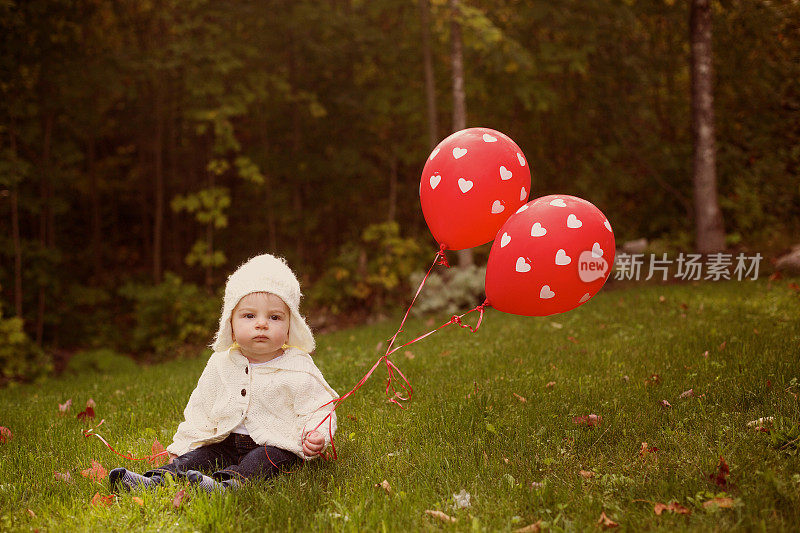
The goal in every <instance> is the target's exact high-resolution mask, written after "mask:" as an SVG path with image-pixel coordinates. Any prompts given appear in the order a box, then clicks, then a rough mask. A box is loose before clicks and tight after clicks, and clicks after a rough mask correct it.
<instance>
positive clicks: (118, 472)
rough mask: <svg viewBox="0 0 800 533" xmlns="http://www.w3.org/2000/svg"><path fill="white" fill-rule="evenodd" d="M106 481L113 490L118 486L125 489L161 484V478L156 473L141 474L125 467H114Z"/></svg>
mask: <svg viewBox="0 0 800 533" xmlns="http://www.w3.org/2000/svg"><path fill="white" fill-rule="evenodd" d="M108 481H109V483H110V484H111V490H112V491H114V490H116V488H117V487H118V486H121V487H122V488H123V489H125V490H132V489H136V488H139V487H145V488H148V489H149V488H153V487H157V486H158V485H161V483H162V482H163V478H162V477H161V476H158V475H153V476H152V477H148V476H143V475H142V474H137V473H136V472H131V471H130V470H127V469H125V468H115V469H114V470H112V471H111V472H109V474H108Z"/></svg>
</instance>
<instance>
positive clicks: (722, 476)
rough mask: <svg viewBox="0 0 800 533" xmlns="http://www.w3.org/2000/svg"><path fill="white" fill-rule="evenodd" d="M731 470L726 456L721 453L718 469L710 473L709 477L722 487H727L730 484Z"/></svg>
mask: <svg viewBox="0 0 800 533" xmlns="http://www.w3.org/2000/svg"><path fill="white" fill-rule="evenodd" d="M730 473H731V470H730V468H728V463H727V462H725V458H724V457H722V456H721V455H720V456H719V464H717V471H716V472H714V473H712V474H709V475H708V477H709V478H710V479H711V481H713V482H714V483H716V484H717V485H718V486H720V487H727V486H728V476H729V475H730Z"/></svg>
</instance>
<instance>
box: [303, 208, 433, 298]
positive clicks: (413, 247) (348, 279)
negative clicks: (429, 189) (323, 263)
mask: <svg viewBox="0 0 800 533" xmlns="http://www.w3.org/2000/svg"><path fill="white" fill-rule="evenodd" d="M420 252H421V249H420V247H419V245H418V244H417V242H416V241H415V240H414V239H412V238H408V237H402V236H401V235H400V226H399V224H397V222H384V223H381V224H372V225H370V226H368V227H367V228H366V229H364V231H363V232H362V233H361V238H360V239H359V240H358V241H355V242H350V243H347V244H345V245H343V246H342V247H341V248H340V250H339V253H338V254H337V255H336V257H335V258H334V259H333V260H332V261H331V262H330V264H329V266H328V268H327V269H326V271H325V273H324V274H323V275H322V277H321V278H320V279H319V281H317V282H316V283H315V285H314V286H313V288H312V289H311V291H310V292H309V299H310V300H311V302H312V305H315V306H318V307H325V308H327V309H329V310H330V311H331V312H333V313H340V312H344V311H348V310H352V309H355V308H357V309H360V310H367V311H381V310H383V309H384V307H386V306H388V305H393V304H396V303H398V302H401V301H402V300H403V299H404V298H405V295H406V293H407V288H408V286H407V283H406V281H405V280H407V279H408V276H409V274H410V273H411V272H412V270H413V269H414V268H416V267H417V265H418V261H419V260H420Z"/></svg>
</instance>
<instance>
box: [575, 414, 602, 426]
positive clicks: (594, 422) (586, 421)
mask: <svg viewBox="0 0 800 533" xmlns="http://www.w3.org/2000/svg"><path fill="white" fill-rule="evenodd" d="M602 422H603V417H602V416H597V415H595V414H591V415H588V416H573V417H572V423H573V424H578V425H579V426H589V427H593V426H599V425H600V424H602Z"/></svg>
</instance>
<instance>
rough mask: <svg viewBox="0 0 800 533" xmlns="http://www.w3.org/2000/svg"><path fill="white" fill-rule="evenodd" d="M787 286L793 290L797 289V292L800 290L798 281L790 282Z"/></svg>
mask: <svg viewBox="0 0 800 533" xmlns="http://www.w3.org/2000/svg"><path fill="white" fill-rule="evenodd" d="M787 287H789V288H790V289H792V290H793V291H795V292H800V285H798V284H797V283H795V282H791V283H789V284H788V285H787Z"/></svg>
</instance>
